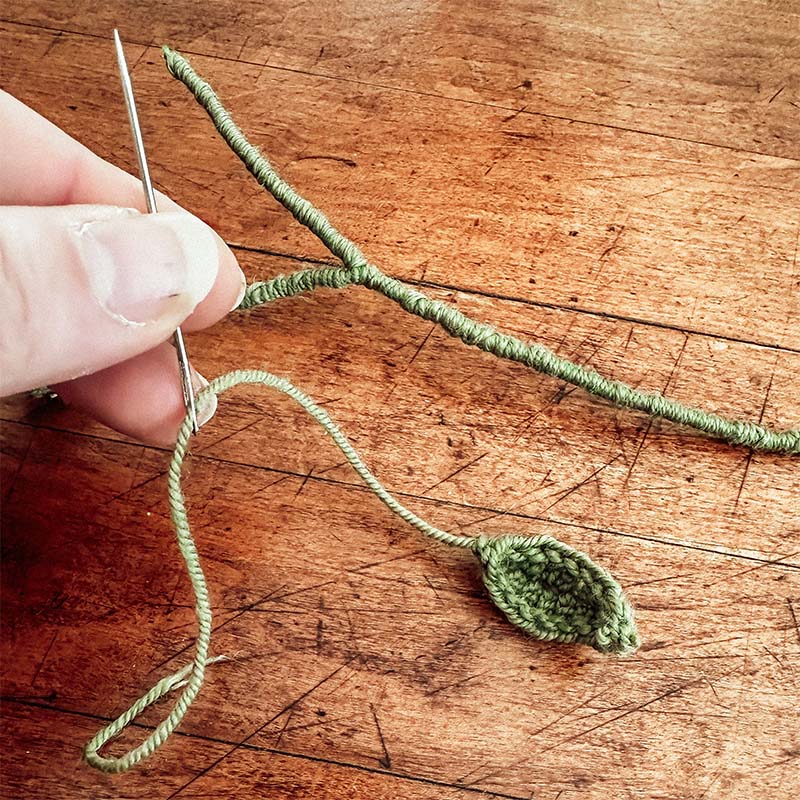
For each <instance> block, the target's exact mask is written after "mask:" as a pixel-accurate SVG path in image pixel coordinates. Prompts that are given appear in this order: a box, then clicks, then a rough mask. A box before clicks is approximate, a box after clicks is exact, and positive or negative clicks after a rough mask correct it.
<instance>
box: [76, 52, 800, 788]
mask: <svg viewBox="0 0 800 800" xmlns="http://www.w3.org/2000/svg"><path fill="white" fill-rule="evenodd" d="M164 56H165V59H166V61H167V65H168V68H169V70H170V72H171V73H172V74H173V75H174V76H175V77H176V78H178V79H179V80H181V81H182V82H183V83H184V84H185V85H186V86H187V88H189V90H190V91H191V92H192V93H193V94H194V96H195V98H196V99H197V100H198V102H199V103H200V104H201V105H202V106H203V107H204V108H205V109H206V111H207V112H208V114H209V115H210V117H211V119H212V121H213V122H214V125H215V126H216V128H217V130H218V131H219V132H220V134H221V135H222V137H223V138H224V139H225V141H226V142H227V143H228V145H229V146H230V147H231V149H232V150H233V151H234V152H235V153H236V154H237V155H238V156H239V158H240V159H241V160H242V161H243V162H244V163H245V165H246V166H247V168H248V170H250V172H251V173H252V174H253V176H254V177H255V178H256V180H258V182H259V183H260V184H261V185H262V186H263V187H264V188H266V189H267V190H268V191H269V192H270V193H271V194H272V195H273V197H275V199H276V200H278V202H280V203H281V204H282V205H283V206H284V207H285V208H286V209H287V210H289V211H290V212H291V213H292V215H293V216H294V217H295V218H296V219H297V220H298V221H299V222H300V223H301V224H303V225H305V226H306V227H307V228H308V229H309V230H311V231H312V232H313V233H314V234H315V235H316V236H318V237H319V238H320V239H321V241H322V242H323V243H324V244H325V245H326V246H327V247H328V249H329V250H330V251H331V252H332V253H333V254H334V255H335V256H337V257H338V258H339V259H340V260H341V261H342V263H343V266H342V267H320V268H312V269H304V270H299V271H297V272H295V273H293V274H291V275H288V276H284V275H279V276H277V277H275V278H272V279H271V280H269V281H263V282H258V283H254V284H252V285H251V286H249V287H248V289H247V292H246V294H245V297H244V299H243V301H242V304H241V306H240V307H241V308H244V309H247V308H253V307H255V306H258V305H261V304H264V303H268V302H272V301H274V300H277V299H279V298H281V297H291V296H293V295H296V294H300V293H302V292H307V291H311V290H313V289H315V288H317V287H329V288H339V289H341V288H344V287H346V286H352V285H361V286H365V287H367V288H369V289H373V290H375V291H378V292H380V293H381V294H383V295H384V296H386V297H388V298H389V299H391V300H393V301H394V302H396V303H398V304H399V305H400V306H401V307H402V308H404V309H405V310H406V311H408V312H410V313H412V314H416V315H417V316H420V317H422V318H424V319H427V320H429V321H433V322H436V323H438V324H439V325H441V327H442V328H444V330H446V331H447V332H448V333H449V334H451V335H452V336H455V337H457V338H459V339H461V340H462V341H464V342H465V343H466V344H469V345H474V346H476V347H479V348H480V349H482V350H485V351H486V352H489V353H493V354H494V355H497V356H498V357H500V358H505V359H509V360H512V361H517V362H520V363H522V364H526V365H527V366H530V367H532V368H533V369H536V370H538V371H540V372H542V373H545V374H547V375H551V376H553V377H557V378H560V379H561V380H564V381H567V382H569V383H572V384H574V385H576V386H580V387H582V388H584V389H586V390H587V391H589V392H590V393H592V394H594V395H597V396H598V397H602V398H604V399H606V400H609V401H610V402H612V403H614V404H616V405H619V406H622V407H626V408H632V409H636V410H639V411H644V412H645V413H647V414H649V415H651V416H654V417H663V418H665V419H668V420H670V421H672V422H676V423H678V424H681V425H686V426H688V427H691V428H694V429H696V430H698V431H701V432H703V433H706V434H709V435H712V436H715V437H718V438H720V439H724V440H726V441H728V442H730V443H731V444H741V445H747V446H749V447H752V448H754V449H761V450H766V451H774V452H786V453H800V431H798V430H786V431H773V430H770V429H768V428H766V427H764V426H762V425H759V424H756V423H753V422H747V421H742V420H732V419H727V418H725V417H722V416H719V415H716V414H711V413H708V412H705V411H702V410H700V409H695V408H690V407H687V406H684V405H683V404H681V403H678V402H676V401H674V400H669V399H668V398H665V397H663V396H662V395H661V394H658V393H647V392H640V391H638V390H636V389H633V388H632V387H630V386H628V385H627V384H624V383H622V382H619V381H612V380H608V379H607V378H604V377H602V376H601V375H599V374H598V373H597V372H594V371H593V370H590V369H587V368H586V367H583V366H581V365H579V364H575V363H574V362H572V361H569V360H568V359H565V358H560V357H559V356H557V355H556V354H555V353H553V352H552V351H551V350H549V349H548V348H546V347H544V346H542V345H538V344H526V343H525V342H522V341H521V340H519V339H517V338H515V337H513V336H508V335H506V334H503V333H500V332H498V331H496V330H494V329H493V328H491V327H490V326H489V325H486V324H484V323H481V322H477V321H475V320H472V319H470V318H469V317H467V316H465V315H464V314H462V313H461V312H460V311H458V310H457V309H454V308H452V307H451V306H449V305H447V304H445V303H442V302H440V301H436V300H432V299H431V298H429V297H427V296H426V295H424V294H423V293H422V292H419V291H417V290H416V289H413V288H411V287H410V286H407V285H405V284H403V283H401V282H400V281H398V280H396V279H394V278H391V277H389V276H387V275H385V274H384V273H383V272H381V270H380V269H378V268H377V267H376V266H374V265H373V264H370V263H369V262H368V261H367V259H366V258H365V256H364V255H363V253H362V252H361V251H360V250H359V249H358V247H357V246H356V245H355V244H354V243H353V242H351V241H350V240H349V239H347V238H346V237H344V236H343V235H342V234H341V233H339V231H337V230H336V228H334V227H333V225H332V224H331V223H330V221H329V220H328V219H327V218H326V217H325V215H324V214H323V213H322V212H321V211H319V210H318V209H316V208H315V207H314V206H313V205H311V203H309V202H308V201H307V200H305V199H304V198H302V197H301V196H300V195H298V194H297V193H296V192H295V191H294V189H292V187H291V186H289V185H288V184H287V183H286V182H285V181H283V180H282V179H281V178H280V177H279V176H278V174H277V173H276V172H275V171H274V170H273V168H272V167H271V165H270V164H269V162H268V161H267V160H266V158H264V157H263V156H262V155H261V153H260V152H259V151H258V150H257V149H256V148H255V147H253V145H251V144H250V143H249V142H248V141H247V139H246V138H245V136H244V134H243V133H242V132H241V131H240V130H239V128H238V127H237V126H236V124H235V123H234V122H233V120H232V119H231V117H230V115H229V114H228V112H227V111H226V110H225V108H224V107H223V106H222V104H221V103H220V101H219V99H218V98H217V96H216V95H215V94H214V92H213V90H212V89H211V87H210V86H209V85H208V84H207V83H206V82H205V81H203V80H202V79H201V78H200V77H199V76H198V75H197V74H196V73H195V72H194V70H193V69H192V68H191V66H190V65H189V63H188V62H187V61H186V59H184V58H183V57H182V56H180V55H179V54H178V53H176V52H174V51H172V50H170V49H169V48H166V47H165V48H164ZM239 384H261V385H264V386H267V387H271V388H273V389H276V390H277V391H279V392H282V393H283V394H285V395H287V396H288V397H290V398H292V399H293V400H294V401H295V402H297V403H298V404H299V405H300V406H301V407H302V408H303V409H305V411H306V412H307V413H308V414H309V415H310V416H311V417H313V418H314V419H315V420H316V421H317V422H318V423H319V424H320V425H321V426H322V427H323V429H324V430H325V431H326V432H327V434H328V435H329V436H330V437H331V439H332V440H333V441H334V443H335V444H336V445H337V447H339V449H340V450H341V451H342V453H343V454H344V456H345V458H346V459H347V461H348V462H349V463H350V464H351V466H352V467H353V469H354V470H355V471H356V473H357V474H358V475H359V476H360V477H361V479H362V480H363V481H364V483H365V484H366V486H367V487H368V488H369V489H370V491H371V492H372V493H373V494H375V496H376V497H378V498H379V499H380V500H381V501H382V502H383V503H384V504H385V505H386V506H387V507H388V508H389V509H390V510H391V511H392V512H393V513H395V514H397V515H398V516H399V517H400V518H402V519H403V520H405V521H406V522H408V523H409V524H410V525H412V526H414V527H415V528H417V530H419V531H420V532H422V533H423V534H425V535H426V536H429V537H431V538H433V539H435V540H437V541H439V542H442V543H444V544H447V545H450V546H453V547H460V548H463V549H468V550H471V551H472V552H474V553H475V555H476V556H477V557H478V559H479V560H480V562H481V564H482V567H483V582H484V585H485V586H486V589H487V592H488V593H489V596H490V597H491V598H492V600H493V601H494V603H495V604H496V605H497V607H498V608H499V609H500V610H501V611H503V613H504V614H505V616H506V617H507V619H508V620H509V621H510V622H512V623H513V624H515V625H517V626H518V627H520V628H521V629H522V630H524V631H526V632H527V633H529V634H531V635H532V636H535V637H537V638H539V639H543V640H549V641H559V642H580V643H583V644H587V645H590V646H591V647H594V648H595V649H597V650H599V651H601V652H615V653H621V654H624V653H631V652H633V651H634V650H636V648H637V647H638V646H639V637H638V633H637V630H636V623H635V620H634V614H633V609H632V607H631V605H630V603H629V602H628V600H627V598H626V597H625V594H624V592H623V591H622V589H621V587H620V585H619V584H618V583H617V581H616V580H615V579H614V578H613V577H612V576H611V575H610V574H609V573H608V572H607V571H606V570H604V569H603V568H602V567H600V566H598V565H596V564H594V563H593V562H592V561H591V560H590V559H589V557H588V556H586V555H585V554H584V553H581V552H580V551H577V550H575V549H573V548H571V547H569V546H568V545H566V544H564V543H563V542H559V541H558V540H557V539H553V538H552V537H549V536H543V535H542V536H533V537H524V536H514V535H507V536H493V537H487V536H477V537H468V536H457V535H454V534H451V533H447V532H446V531H443V530H440V529H439V528H436V527H434V526H433V525H430V524H429V523H427V522H426V521H425V520H423V519H422V518H420V517H419V516H417V515H416V514H414V513H413V512H412V511H410V510H409V509H407V508H406V507H405V506H403V505H402V504H401V503H400V502H399V501H398V500H397V499H396V498H394V497H393V496H392V495H391V494H390V493H389V492H388V491H387V490H386V489H385V488H384V487H383V485H382V484H381V483H380V482H379V481H378V479H377V478H376V477H375V476H374V475H373V474H372V472H371V471H370V470H369V468H368V467H367V466H366V464H365V463H364V462H363V460H362V459H361V458H360V456H359V455H358V453H357V452H356V451H355V449H354V448H353V447H352V445H351V444H350V443H349V441H348V440H347V438H346V437H345V436H344V434H343V433H342V432H341V430H340V429H339V428H338V427H337V426H336V424H335V423H334V422H333V420H332V419H331V418H330V416H329V415H328V414H327V412H326V411H325V410H324V409H322V408H320V407H319V406H318V405H316V404H315V403H314V401H313V400H311V398H310V397H308V396H307V395H306V394H304V393H303V392H302V391H300V390H299V389H297V388H296V387H295V386H293V385H292V384H291V383H290V382H289V381H287V380H285V379H284V378H279V377H277V376H275V375H272V374H271V373H269V372H265V371H262V370H235V371H233V372H229V373H227V374H226V375H222V376H221V377H219V378H217V379H215V380H214V381H212V382H211V383H210V384H209V386H208V387H207V388H206V389H204V390H203V391H202V392H200V393H199V394H198V398H197V399H198V402H202V401H203V399H204V398H205V397H208V396H210V395H211V394H215V395H219V394H222V393H223V392H225V391H227V390H228V389H230V388H232V387H234V386H237V385H239ZM191 432H192V423H191V420H190V418H189V416H188V415H187V417H186V418H185V419H184V421H183V424H182V425H181V428H180V431H179V433H178V438H177V442H176V445H175V450H174V452H173V455H172V460H171V461H170V465H169V470H168V498H169V504H170V509H171V516H172V521H173V525H174V527H175V533H176V538H177V541H178V547H179V549H180V552H181V555H182V556H183V559H184V562H185V564H186V569H187V573H188V575H189V579H190V582H191V585H192V590H193V592H194V596H195V612H196V616H197V624H198V634H197V638H196V644H195V656H194V659H193V661H192V662H191V663H189V664H187V665H186V666H184V667H183V668H182V669H180V670H178V671H177V672H175V673H174V674H172V675H169V676H167V677H165V678H163V679H162V680H160V681H159V682H158V683H156V684H155V685H154V686H153V687H152V688H151V689H150V690H149V691H148V692H146V693H145V694H144V695H143V696H142V697H140V698H139V699H138V700H136V702H134V703H133V705H132V706H131V707H130V708H129V709H128V710H127V711H125V712H123V713H122V714H121V715H120V716H119V717H117V718H116V719H115V720H114V721H113V722H111V723H109V725H107V726H106V727H105V728H103V729H102V730H101V731H99V732H98V733H97V735H96V736H95V737H94V738H93V739H92V740H91V741H90V742H89V743H88V744H87V745H86V746H85V748H84V757H85V759H86V761H87V762H88V763H89V764H90V765H91V766H93V767H96V768H97V769H99V770H101V771H103V772H124V771H126V770H128V769H130V768H131V767H132V766H134V765H135V764H137V763H139V762H140V761H141V760H142V759H144V758H147V757H148V756H149V755H151V754H152V753H153V752H154V751H155V750H156V749H158V748H159V747H160V746H161V745H162V744H163V743H164V742H165V741H166V740H167V738H169V736H170V735H171V734H172V733H173V731H174V730H175V729H176V727H177V726H178V725H179V724H180V722H181V720H182V719H183V717H184V715H185V714H186V712H187V710H188V709H189V707H190V705H191V704H192V702H193V701H194V699H195V697H196V696H197V694H198V692H199V691H200V688H201V686H202V684H203V681H204V678H205V669H206V666H207V665H208V664H211V663H213V662H215V661H219V660H222V659H223V658H224V656H217V657H215V658H209V656H208V652H209V645H210V638H211V629H212V628H211V620H212V615H211V604H210V601H209V596H208V587H207V584H206V580H205V576H204V574H203V570H202V567H201V565H200V559H199V556H198V553H197V548H196V546H195V542H194V539H193V537H192V533H191V529H190V526H189V520H188V515H187V511H186V502H185V499H184V496H183V491H182V488H181V471H182V465H183V461H184V459H185V457H186V453H187V450H188V445H189V441H190V438H191ZM177 689H182V691H181V694H180V695H179V696H178V698H177V700H176V701H175V704H174V706H173V708H172V710H171V711H170V713H169V714H168V715H167V717H166V718H165V719H164V720H163V721H162V722H160V723H159V724H158V725H157V726H156V728H155V729H154V730H153V731H152V732H151V733H150V734H149V735H148V736H147V737H146V738H145V740H144V741H143V742H142V743H141V744H139V745H138V746H136V747H134V748H132V749H130V750H128V751H127V752H126V753H125V754H123V755H122V756H119V757H106V756H102V755H100V752H99V751H100V749H101V748H102V747H103V746H104V745H105V744H107V743H108V742H109V741H110V740H111V739H113V738H114V737H115V736H117V735H118V734H119V733H121V731H122V730H123V729H124V728H125V727H127V726H128V725H129V724H130V723H131V722H132V721H133V720H134V719H135V718H136V717H137V716H138V715H139V714H140V713H141V712H142V711H143V710H144V709H146V708H147V707H148V706H150V705H152V704H153V703H155V702H156V701H157V700H159V699H160V698H162V697H164V696H165V695H166V694H168V693H170V692H172V691H175V690H177Z"/></svg>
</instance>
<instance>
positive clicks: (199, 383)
mask: <svg viewBox="0 0 800 800" xmlns="http://www.w3.org/2000/svg"><path fill="white" fill-rule="evenodd" d="M192 378H193V380H192V382H193V385H194V388H195V392H199V391H201V390H202V389H203V388H204V387H205V386H207V385H208V382H207V381H206V380H205V379H204V378H203V377H202V376H201V375H199V374H198V373H197V372H196V371H195V370H194V369H192ZM53 388H54V390H55V391H56V392H58V394H59V395H61V397H62V398H63V399H64V401H65V402H66V403H67V404H68V405H70V406H73V407H74V408H77V409H79V410H80V411H83V412H85V413H87V414H89V415H90V416H92V417H94V418H95V419H96V420H98V421H99V422H101V423H102V424H103V425H106V426H107V427H109V428H112V429H113V430H115V431H118V432H119V433H122V434H124V435H125V436H130V437H131V438H133V439H136V440H137V441H140V442H143V443H145V444H149V445H155V446H157V447H164V448H168V449H171V448H172V447H174V446H175V440H176V438H177V434H178V429H179V428H180V426H181V424H182V422H183V420H184V418H185V416H186V409H185V407H184V400H183V392H182V390H181V382H180V373H179V369H178V361H177V357H176V353H175V348H174V347H172V345H171V344H169V343H164V344H162V345H160V346H159V347H157V348H155V349H154V350H150V351H149V352H147V353H143V354H142V355H139V356H136V357H135V358H131V359H129V360H127V361H125V362H123V363H121V364H116V365H114V366H112V367H108V368H107V369H104V370H100V371H99V372H95V373H93V374H92V375H86V376H84V377H82V378H77V379H75V380H72V381H68V382H66V383H62V384H58V385H56V386H54V387H53ZM215 411H216V397H215V396H214V395H205V402H200V403H199V404H198V408H197V416H198V422H199V423H200V424H201V425H203V424H205V423H206V422H208V420H209V419H211V417H213V415H214V412H215Z"/></svg>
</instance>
